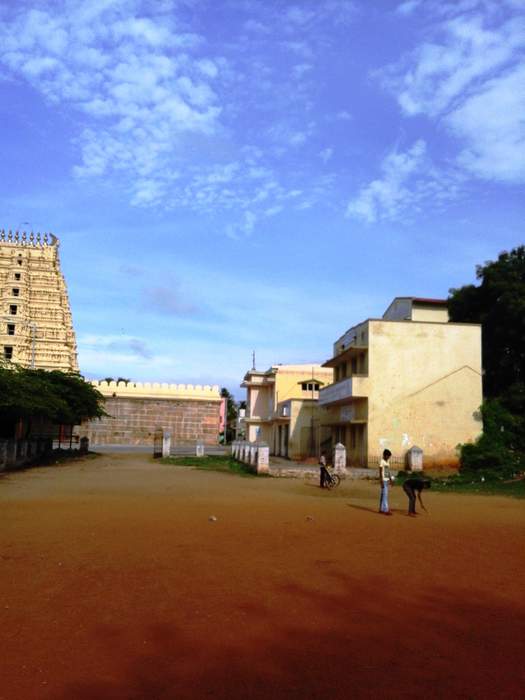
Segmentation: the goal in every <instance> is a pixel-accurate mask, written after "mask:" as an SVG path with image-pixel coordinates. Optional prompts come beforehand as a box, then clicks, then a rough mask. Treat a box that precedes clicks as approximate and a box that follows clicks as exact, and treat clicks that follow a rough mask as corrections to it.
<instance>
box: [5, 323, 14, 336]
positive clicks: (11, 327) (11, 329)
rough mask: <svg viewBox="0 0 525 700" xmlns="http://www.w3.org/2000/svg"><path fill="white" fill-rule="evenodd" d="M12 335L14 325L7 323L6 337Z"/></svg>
mask: <svg viewBox="0 0 525 700" xmlns="http://www.w3.org/2000/svg"><path fill="white" fill-rule="evenodd" d="M14 334H15V324H14V323H8V324H7V335H14Z"/></svg>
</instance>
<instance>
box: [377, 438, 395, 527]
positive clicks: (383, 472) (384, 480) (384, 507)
mask: <svg viewBox="0 0 525 700" xmlns="http://www.w3.org/2000/svg"><path fill="white" fill-rule="evenodd" d="M391 456H392V453H391V452H390V450H383V457H382V459H381V461H380V463H379V480H380V481H381V496H380V499H379V512H380V513H382V514H383V515H392V511H391V510H390V508H389V506H388V487H389V486H390V482H391V481H392V475H391V473H390V457H391Z"/></svg>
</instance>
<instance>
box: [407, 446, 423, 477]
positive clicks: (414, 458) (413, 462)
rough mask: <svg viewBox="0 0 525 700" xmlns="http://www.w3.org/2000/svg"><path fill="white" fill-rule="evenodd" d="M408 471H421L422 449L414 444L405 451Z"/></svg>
mask: <svg viewBox="0 0 525 700" xmlns="http://www.w3.org/2000/svg"><path fill="white" fill-rule="evenodd" d="M407 466H408V471H411V472H420V471H423V450H422V449H421V447H416V446H415V445H414V446H413V447H411V448H410V449H409V450H408V452H407Z"/></svg>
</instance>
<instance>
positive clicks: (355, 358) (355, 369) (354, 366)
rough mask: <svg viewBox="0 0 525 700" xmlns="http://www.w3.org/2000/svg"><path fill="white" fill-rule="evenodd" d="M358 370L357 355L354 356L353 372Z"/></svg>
mask: <svg viewBox="0 0 525 700" xmlns="http://www.w3.org/2000/svg"><path fill="white" fill-rule="evenodd" d="M356 372H357V357H352V374H355V373H356Z"/></svg>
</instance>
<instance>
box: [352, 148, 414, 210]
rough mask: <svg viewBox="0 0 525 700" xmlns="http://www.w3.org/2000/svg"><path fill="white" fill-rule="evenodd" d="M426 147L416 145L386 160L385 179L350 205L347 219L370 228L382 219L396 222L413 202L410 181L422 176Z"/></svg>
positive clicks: (383, 167)
mask: <svg viewBox="0 0 525 700" xmlns="http://www.w3.org/2000/svg"><path fill="white" fill-rule="evenodd" d="M425 151H426V144H425V142H424V141H421V140H420V141H416V143H415V144H414V145H413V146H412V147H411V148H410V149H409V150H408V151H405V152H404V153H400V152H398V151H392V152H391V153H389V154H388V155H387V156H386V157H385V159H384V160H383V163H382V166H381V170H382V172H383V177H382V178H381V179H378V180H373V181H372V182H371V183H369V184H368V185H366V187H363V188H362V189H361V191H360V192H359V194H358V195H357V197H355V198H354V199H352V200H351V201H350V202H349V203H348V207H347V210H346V215H347V216H348V217H352V218H356V219H361V220H363V221H365V222H367V223H369V224H372V223H376V222H377V221H379V220H380V219H395V218H397V217H398V216H399V215H400V213H401V212H402V211H404V210H405V209H406V208H407V207H408V206H409V205H410V204H411V202H413V201H414V194H413V192H412V191H411V189H410V187H409V186H408V180H409V179H410V178H411V177H413V176H414V175H416V174H418V173H421V172H422V170H423V166H424V162H425Z"/></svg>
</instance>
